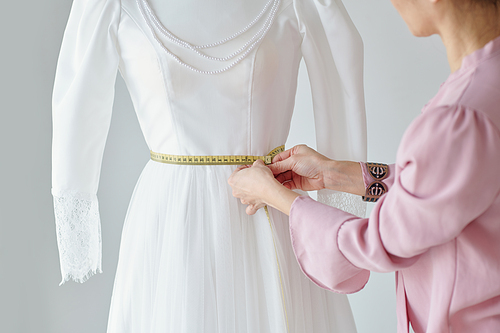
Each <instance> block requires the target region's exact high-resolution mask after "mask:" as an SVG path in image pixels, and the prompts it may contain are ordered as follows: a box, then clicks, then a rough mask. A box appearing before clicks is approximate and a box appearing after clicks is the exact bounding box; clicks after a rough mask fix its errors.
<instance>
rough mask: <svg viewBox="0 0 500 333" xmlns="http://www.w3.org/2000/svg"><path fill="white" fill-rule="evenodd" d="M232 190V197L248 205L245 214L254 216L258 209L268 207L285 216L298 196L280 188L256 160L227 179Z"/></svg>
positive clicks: (270, 173)
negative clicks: (277, 210)
mask: <svg viewBox="0 0 500 333" xmlns="http://www.w3.org/2000/svg"><path fill="white" fill-rule="evenodd" d="M228 183H229V185H231V187H232V188H233V196H235V197H236V198H239V199H240V200H241V203H243V204H245V205H248V207H247V208H246V213H247V214H248V215H253V214H255V213H256V212H257V211H258V210H259V209H260V208H262V207H264V206H266V205H269V206H272V207H274V208H276V209H279V210H280V211H282V212H283V213H285V214H289V213H290V208H291V205H292V203H293V201H294V200H295V198H296V197H297V196H299V194H297V193H295V192H293V191H290V190H288V189H287V188H285V187H284V186H282V185H281V184H280V183H279V182H278V181H277V180H276V179H275V178H274V175H273V173H272V172H271V170H270V169H269V168H268V167H267V166H266V165H265V164H264V162H263V161H261V160H257V161H256V162H255V163H254V164H253V165H252V166H241V167H239V168H238V169H236V170H235V171H234V172H233V174H232V175H231V176H230V177H229V179H228Z"/></svg>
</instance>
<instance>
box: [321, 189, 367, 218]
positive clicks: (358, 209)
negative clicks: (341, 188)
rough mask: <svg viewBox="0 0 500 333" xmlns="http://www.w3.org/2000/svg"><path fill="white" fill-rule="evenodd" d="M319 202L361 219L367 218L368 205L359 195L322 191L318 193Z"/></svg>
mask: <svg viewBox="0 0 500 333" xmlns="http://www.w3.org/2000/svg"><path fill="white" fill-rule="evenodd" d="M318 201H319V202H321V203H324V204H326V205H329V206H332V207H336V208H338V209H341V210H343V211H344V212H347V213H350V214H353V215H356V216H359V217H363V218H364V217H365V216H366V203H365V202H363V200H361V197H360V196H358V195H354V194H350V193H344V192H336V191H330V190H320V191H318Z"/></svg>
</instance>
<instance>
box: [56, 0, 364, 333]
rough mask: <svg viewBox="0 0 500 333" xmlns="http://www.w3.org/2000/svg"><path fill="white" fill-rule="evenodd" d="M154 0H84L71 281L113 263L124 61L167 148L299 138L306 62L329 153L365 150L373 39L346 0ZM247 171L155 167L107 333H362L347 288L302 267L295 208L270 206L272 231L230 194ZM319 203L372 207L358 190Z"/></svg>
mask: <svg viewBox="0 0 500 333" xmlns="http://www.w3.org/2000/svg"><path fill="white" fill-rule="evenodd" d="M148 3H149V6H150V9H151V10H150V9H148ZM148 3H145V2H143V1H142V0H139V1H136V0H74V4H73V8H72V11H71V15H70V18H69V21H68V25H67V28H66V32H65V35H64V40H63V44H62V47H61V53H60V58H59V62H58V69H57V74H56V81H55V88H54V96H53V97H54V100H53V126H54V127H53V128H54V137H53V188H52V193H53V196H54V205H55V216H56V227H57V237H58V246H59V251H60V259H61V271H62V275H63V283H64V282H65V281H68V280H70V279H73V280H75V281H78V282H84V281H85V280H86V279H87V278H89V277H90V276H91V275H92V274H95V273H96V272H100V271H101V236H100V220H99V211H98V203H97V197H96V193H97V188H98V182H99V174H100V166H101V159H102V155H103V150H104V145H105V141H106V136H107V132H108V128H109V124H110V119H111V109H112V104H113V98H114V97H113V96H114V83H115V79H116V73H117V70H118V69H119V71H120V73H121V75H122V76H123V78H124V80H125V82H126V84H127V87H128V90H129V92H130V95H131V97H132V101H133V103H134V107H135V110H136V112H137V117H138V120H139V123H140V126H141V128H142V131H143V133H144V137H145V139H146V141H147V144H148V146H149V148H150V149H151V150H152V151H153V152H157V153H165V154H176V155H266V154H267V153H268V152H270V151H271V150H272V149H274V148H275V147H278V146H280V145H283V144H284V143H285V141H286V139H287V136H288V132H289V128H290V121H291V117H292V112H293V109H294V99H295V92H296V86H297V72H298V67H299V62H300V60H301V59H302V57H303V58H304V59H305V62H306V64H307V69H308V73H309V76H310V81H311V84H312V92H313V102H314V115H315V123H316V132H317V146H318V149H319V151H320V152H322V153H324V154H326V155H328V156H330V157H332V158H336V159H350V160H364V159H365V157H366V151H365V150H366V130H365V114H364V101H363V84H362V61H363V57H362V53H363V50H362V44H361V40H360V38H359V35H358V34H357V31H356V29H355V28H354V26H353V25H352V23H351V21H350V19H349V17H348V15H347V13H346V11H345V9H344V7H343V5H342V3H341V1H340V0H281V1H280V0H276V1H275V0H182V1H179V0H162V1H160V0H149V1H148ZM154 13H156V16H157V19H155V16H153V15H154ZM160 24H162V25H163V26H164V28H162V26H160ZM167 29H168V30H167ZM245 29H246V31H243V32H241V31H242V30H245ZM239 32H241V33H239ZM169 33H171V34H172V35H175V36H177V37H178V38H179V40H181V41H179V40H175V38H176V37H170V38H169V37H168V36H169V35H168V34H169ZM172 35H171V36H172ZM231 36H233V37H234V38H230V40H228V41H226V42H224V43H218V44H217V45H215V46H214V47H211V48H197V47H193V46H192V45H203V44H210V43H215V42H217V41H221V40H223V41H224V39H226V38H227V37H231ZM182 40H184V41H188V42H189V43H191V44H186V43H185V42H183V41H182ZM189 45H191V46H189ZM238 50H240V52H239V53H238ZM200 53H204V54H208V55H210V56H214V57H225V56H228V55H232V54H233V53H236V55H234V54H233V57H230V58H229V59H225V60H224V61H214V60H213V59H207V58H206V57H203V56H201V55H200ZM174 55H175V57H177V58H175V57H174ZM228 68H229V69H228ZM226 69H227V70H226ZM218 70H222V71H221V72H220V73H213V72H214V71H218ZM202 72H211V73H202ZM288 148H289V147H288ZM235 168H236V166H227V165H224V166H217V165H213V166H191V165H190V166H182V165H170V164H163V163H159V162H155V161H149V162H148V163H147V165H146V166H145V168H144V170H143V172H142V174H141V176H140V179H139V181H138V183H137V185H136V188H135V191H134V193H133V196H132V199H131V202H130V206H129V210H128V213H127V217H126V220H125V224H124V229H123V235H122V241H121V247H120V255H119V263H118V268H117V273H116V278H115V285H114V290H113V297H112V305H111V309H110V315H109V322H108V333H160V332H161V333H166V332H172V333H173V332H175V333H186V332H189V333H191V332H193V333H199V332H205V333H215V332H218V333H222V332H224V333H235V332H237V333H240V332H248V333H256V332H258V333H266V332H267V333H285V332H300V333H302V332H307V333H318V332H320V333H323V332H325V333H326V332H342V333H350V332H355V326H354V322H353V318H352V314H351V310H350V307H349V303H348V301H347V298H346V296H345V295H337V294H334V293H330V292H327V291H325V290H322V289H320V288H318V287H316V286H315V285H314V284H313V283H311V282H310V281H309V280H308V279H307V277H306V276H305V275H303V274H302V273H301V271H300V268H299V266H298V264H297V263H296V260H295V257H294V254H293V251H292V247H291V243H290V237H289V233H288V218H287V216H286V215H283V214H281V213H280V212H278V211H275V210H273V209H270V215H271V220H272V229H271V227H270V224H269V222H268V219H267V217H266V214H265V212H264V211H263V210H261V211H259V212H258V213H257V214H256V215H254V216H247V215H246V214H245V206H244V205H242V204H241V203H240V202H239V201H238V200H237V199H235V198H234V197H233V196H232V195H231V188H230V187H229V186H228V184H227V179H228V177H229V176H230V175H231V173H232V171H233V170H234V169H235ZM318 198H319V200H321V201H323V202H326V203H329V204H334V205H336V206H340V207H341V208H344V209H347V210H350V211H351V212H354V213H357V214H359V215H361V214H363V213H364V205H363V203H362V202H361V201H360V200H359V198H357V197H354V196H350V195H345V194H339V193H332V192H328V191H320V193H318ZM273 238H274V241H273ZM278 263H279V267H280V270H278Z"/></svg>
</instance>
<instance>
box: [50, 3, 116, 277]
mask: <svg viewBox="0 0 500 333" xmlns="http://www.w3.org/2000/svg"><path fill="white" fill-rule="evenodd" d="M119 20H120V1H119V0H75V1H74V3H73V7H72V9H71V14H70V17H69V20H68V24H67V27H66V31H65V33H64V38H63V43H62V46H61V52H60V55H59V60H58V65H57V72H56V78H55V83H54V93H53V105H52V106H53V115H52V116H53V142H52V194H53V196H54V209H55V219H56V228H57V242H58V247H59V256H60V261H61V273H62V282H61V284H62V283H64V282H66V281H68V280H70V279H73V280H74V281H77V282H84V281H85V280H87V279H88V278H89V277H90V276H91V275H93V274H95V273H97V272H101V230H100V221H99V209H98V203H97V197H96V193H97V188H98V183H99V175H100V168H101V161H102V155H103V151H104V146H105V142H106V137H107V134H108V130H109V124H110V120H111V110H112V106H113V98H114V85H115V80H116V73H117V68H118V61H119V59H118V58H119V57H118V52H117V45H116V34H117V30H118V24H119Z"/></svg>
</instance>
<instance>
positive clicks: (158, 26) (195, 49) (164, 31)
mask: <svg viewBox="0 0 500 333" xmlns="http://www.w3.org/2000/svg"><path fill="white" fill-rule="evenodd" d="M143 2H144V1H143ZM275 5H276V3H275V4H273V8H272V9H271V14H270V15H269V16H268V18H267V19H266V21H265V22H264V25H263V26H262V28H261V29H260V30H259V31H258V32H257V33H256V34H255V35H254V36H253V37H252V38H251V39H250V40H248V41H247V42H246V43H245V44H244V45H243V46H242V47H240V48H239V49H238V50H236V51H235V52H233V53H231V54H230V55H228V56H225V57H213V56H209V55H207V54H206V53H203V52H201V51H198V48H199V46H195V45H193V44H190V43H188V42H186V41H184V40H182V39H179V38H178V37H177V36H175V35H174V34H172V33H171V32H170V31H168V30H167V29H166V28H165V27H164V26H163V25H162V24H161V22H160V21H159V20H158V18H157V17H156V16H155V15H154V13H153V12H152V11H151V8H149V7H146V11H147V12H146V13H147V14H148V15H149V18H150V19H151V20H152V23H153V25H154V26H155V27H156V29H157V30H159V31H160V32H162V34H163V36H165V37H167V38H168V39H169V40H170V41H172V42H174V43H176V44H177V45H180V46H183V47H185V48H187V49H190V50H192V51H193V52H195V53H196V54H198V55H199V56H201V57H203V58H206V59H209V60H214V61H227V60H230V59H233V58H234V57H236V56H238V55H239V54H241V53H242V52H243V51H245V50H246V49H247V48H248V46H249V45H250V44H251V43H253V42H254V41H255V40H256V39H257V38H258V37H259V36H260V35H262V33H263V31H264V28H265V27H266V26H267V24H268V23H269V21H270V20H271V19H272V13H273V9H274V7H275ZM227 39H228V38H226V39H225V40H227ZM233 39H234V38H233ZM219 43H220V42H219ZM214 44H215V43H214ZM222 44H224V43H220V44H218V45H222ZM218 45H217V46H218ZM203 46H206V45H203ZM212 47H214V46H212ZM204 48H205V47H204Z"/></svg>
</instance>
